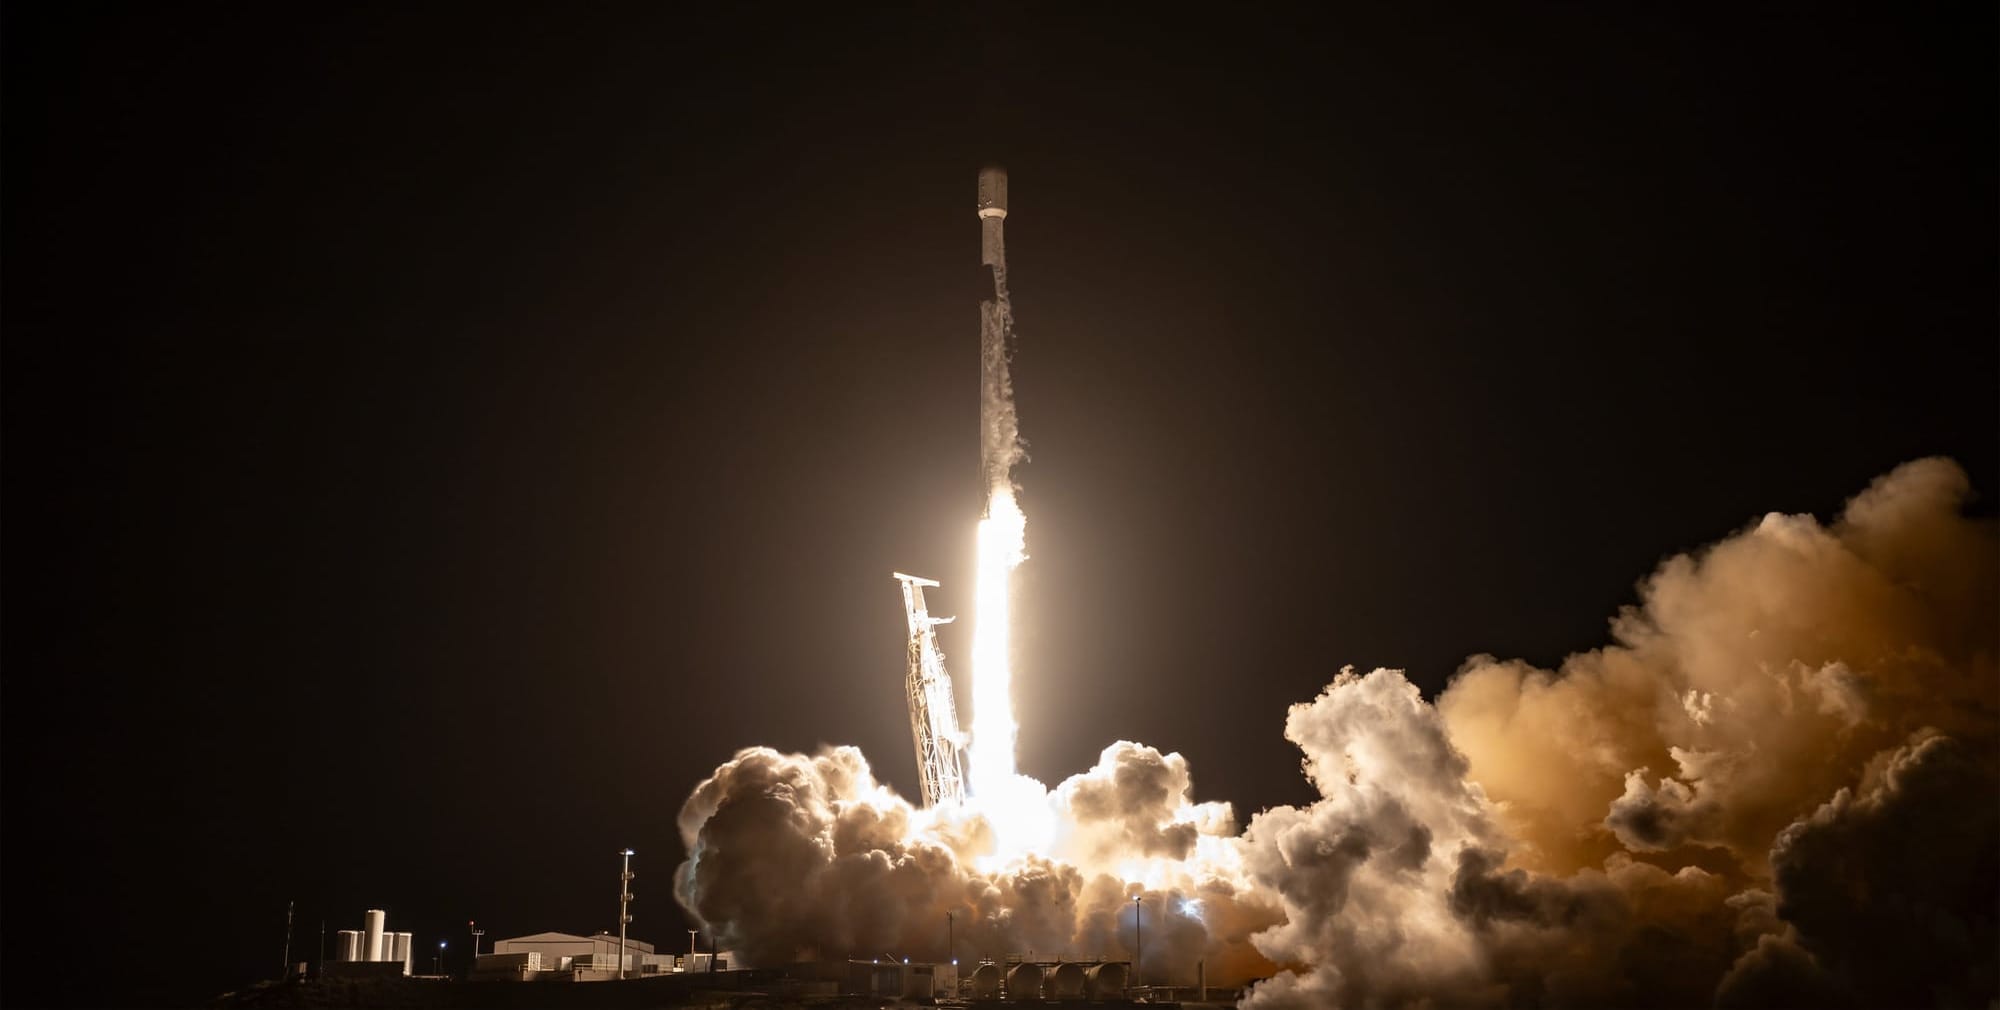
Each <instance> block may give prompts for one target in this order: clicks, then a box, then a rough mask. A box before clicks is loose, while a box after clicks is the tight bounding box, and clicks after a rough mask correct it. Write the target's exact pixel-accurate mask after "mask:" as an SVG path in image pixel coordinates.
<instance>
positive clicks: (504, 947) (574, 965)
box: [482, 933, 676, 979]
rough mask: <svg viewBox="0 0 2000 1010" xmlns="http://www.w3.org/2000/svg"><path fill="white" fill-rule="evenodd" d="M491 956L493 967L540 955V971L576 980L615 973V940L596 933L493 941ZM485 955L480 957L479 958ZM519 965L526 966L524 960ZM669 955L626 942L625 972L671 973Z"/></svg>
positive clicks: (636, 942)
mask: <svg viewBox="0 0 2000 1010" xmlns="http://www.w3.org/2000/svg"><path fill="white" fill-rule="evenodd" d="M493 954H494V955H496V960H495V962H494V965H495V967H498V966H499V965H501V964H503V963H504V964H508V965H509V966H510V967H511V966H512V964H513V963H514V962H515V961H516V960H517V959H516V958H511V957H510V958H508V959H507V960H506V961H504V962H503V961H500V960H498V958H497V955H522V954H536V955H539V957H538V958H537V960H538V961H539V963H540V970H541V971H545V972H550V971H573V972H575V973H576V976H577V977H578V978H579V979H583V978H598V977H602V978H607V979H608V978H612V977H615V975H616V973H617V965H618V937H617V935H616V934H613V933H599V934H597V935H595V936H577V935H576V934H574V933H532V934H529V935H528V936H516V937H510V938H508V939H505V940H499V941H495V942H494V944H493ZM483 957H484V955H482V958H483ZM520 963H522V964H525V960H521V961H520ZM675 963H676V962H675V958H674V956H673V955H672V954H660V953H657V952H656V951H654V949H653V945H652V944H650V943H647V942H646V941H644V940H634V939H630V938H627V939H626V941H625V970H626V972H628V973H630V974H634V975H652V974H659V973H665V972H671V971H673V970H674V967H675Z"/></svg>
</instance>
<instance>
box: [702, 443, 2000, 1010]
mask: <svg viewBox="0 0 2000 1010" xmlns="http://www.w3.org/2000/svg"><path fill="white" fill-rule="evenodd" d="M1968 495H1969V488H1968V485H1967V482H1966V479H1965V476H1964V474H1963V472H1962V471H1960V470H1959V468H1958V467H1956V466H1955V465H1953V464H1951V463H1950V462H1948V461H1944V460H1921V461H1918V462H1915V463H1911V464H1908V465H1906V466H1903V467H1900V468H1898V469H1897V470H1896V471H1894V472H1893V473H1890V474H1888V475H1886V476H1884V477H1883V478H1881V479H1880V480H1878V481H1876V482H1875V483H1874V484H1873V485H1872V486H1871V487H1870V488H1868V489H1867V490H1866V491H1864V492H1863V493H1862V494H1860V495H1858V496H1857V497H1856V498H1855V499H1854V500H1853V501H1851V502H1850V503H1849V504H1848V507H1847V508H1846V510H1845V511H1844V513H1843V514H1842V516H1841V517H1840V519H1839V520H1838V521H1836V522H1834V523H1831V524H1822V523H1820V522H1818V521H1816V520H1814V519H1813V518H1811V517H1809V516H1786V515H1772V516H1767V517H1765V518H1763V519H1762V520H1760V521H1758V522H1756V523H1754V524H1753V525H1751V526H1749V527H1748V528H1746V529H1744V530H1743V531H1741V532H1739V533H1737V534H1735V535H1733V536H1731V537H1728V538H1727V539H1725V540H1723V541H1722V542H1721V543H1718V544H1716V545H1714V546H1712V547H1709V548H1707V549H1704V550H1701V551H1697V552H1694V553H1691V554H1686V555H1681V556H1677V557H1674V558H1671V559H1669V560H1668V561H1666V562H1665V563H1663V564H1662V565H1661V566H1660V568H1659V569H1658V570H1657V571H1656V572H1655V573H1653V575H1652V576H1651V577H1649V578H1648V579H1647V580H1645V581H1644V582H1643V583H1642V584H1641V586H1640V594H1639V602H1638V603H1637V604H1636V605H1634V606H1632V607H1629V608H1627V609H1626V610H1625V611H1623V612H1622V613H1620V614H1619V615H1618V617H1617V619H1616V620H1615V621H1614V622H1613V624H1612V642H1611V644H1609V645H1607V646H1604V647H1602V648H1599V649H1596V650H1593V651H1590V652H1586V653H1581V654H1578V655H1576V656H1573V657H1571V658H1570V659H1569V660H1567V661H1565V662H1564V663H1563V664H1562V666H1561V667H1560V668H1558V669H1555V670H1542V669H1537V668H1534V667H1532V666H1530V665H1528V664H1525V663H1521V662H1518V661H1514V662H1508V661H1500V660H1496V659H1493V658H1490V657H1484V656H1481V657H1475V658H1474V659H1472V660H1470V661H1468V662H1467V663H1466V664H1465V666H1464V668H1463V669H1462V670H1461V671H1460V672H1459V674H1458V675H1457V676H1456V677H1455V678H1454V679H1453V681H1452V682H1451V684H1450V685H1449V686H1448V687H1447V688H1446V690H1445V691H1444V692H1443V693H1442V694H1441V695H1440V696H1439V697H1438V698H1437V700H1436V702H1435V704H1432V703H1429V702H1426V701H1425V700H1424V699H1423V698H1422V696H1421V695H1420V693H1419V692H1418V690H1417V689H1416V688H1415V687H1414V686H1413V685H1411V684H1410V683H1409V682H1408V681H1407V680H1406V679H1405V678H1404V677H1403V676H1402V674H1400V673H1398V672H1396V671H1390V670H1377V671H1375V672H1372V673H1369V674H1366V675H1359V674H1356V673H1353V672H1342V673H1341V674H1339V675H1338V676H1336V677H1334V678H1333V681H1332V683H1330V684H1329V685H1328V686H1327V687H1326V689H1325V690H1324V691H1322V692H1321V693H1320V695H1319V696H1318V697H1317V698H1315V699H1314V700H1312V701H1310V702H1306V703H1302V704H1299V705H1295V706H1293V707H1292V709H1291V711H1290V713H1289V715H1288V717H1287V719H1286V722H1285V735H1286V737H1287V738H1288V739H1290V740H1291V741H1292V742H1293V743H1295V744H1296V745H1297V746H1298V747H1299V748H1300V751H1301V753H1302V754H1303V757H1304V762H1303V764H1304V769H1305V772H1306V775H1307V777H1308V779H1309V780H1310V781H1311V783H1312V784H1313V785H1314V787H1315V788H1316V789H1317V790H1318V792H1319V795H1320V798H1319V799H1318V800H1316V801H1315V802H1313V803H1312V804H1309V805H1307V806H1304V807H1278V808H1275V809H1271V810H1265V811H1261V812H1259V813H1257V814H1256V815H1255V816H1253V817H1251V818H1250V820H1249V822H1248V823H1247V824H1246V825H1243V826H1242V827H1241V828H1240V829H1239V828H1238V826H1237V820H1236V817H1235V816H1234V812H1233V811H1232V810H1231V809H1230V808H1229V806H1228V805H1227V804H1213V803H1211V804H1195V803H1193V802H1192V800H1191V792H1192V789H1191V776H1190V766H1189V763H1188V762H1187V761H1186V760H1185V759H1183V758H1182V757H1181V756H1180V755H1177V754H1161V753H1160V752H1158V751H1156V750H1153V749H1152V748H1149V747H1144V746H1142V745H1139V744H1133V743H1117V744H1113V745H1112V746H1110V747H1108V748H1106V749H1105V751H1104V753H1103V754H1102V755H1101V756H1100V758H1099V760H1098V763H1097V765H1096V766H1095V767H1093V768H1092V769H1090V770H1089V771H1087V772H1084V773H1082V774H1080V775H1077V776H1073V777H1071V778H1070V779H1068V780H1066V781H1064V782H1063V783H1061V784H1059V785H1058V786H1057V787H1056V788H1055V789H1053V790H1042V789H1040V787H1039V785H1038V784H1034V790H1033V791H1031V792H1023V793H1021V794H1019V795H1018V796H1016V797H1015V798H1014V799H1012V800H1010V801H1009V802H1010V803H1013V804H1017V806H1015V807H1011V808H1008V807H986V808H983V809H982V806H981V800H980V796H979V793H980V790H979V788H978V786H977V778H976V777H977V775H978V774H979V773H980V767H981V766H980V765H979V764H978V763H977V758H976V757H975V796H974V800H973V802H972V803H970V804H968V805H967V806H966V807H963V808H956V807H947V808H942V809H937V810H918V809H915V808H913V807H912V806H911V805H910V804H908V803H906V802H904V801H903V800H901V799H900V798H898V797H896V796H895V795H894V794H893V793H891V792H890V791H888V790H887V789H886V788H884V787H882V786H881V785H880V784H879V783H877V782H876V781H875V780H874V778H873V776H872V773H870V771H869V770H868V767H867V764H866V762H865V761H864V760H863V759H862V757H861V755H860V754H859V752H856V751H854V750H852V749H847V748H841V749H834V750H830V751H827V752H825V753H822V754H821V755H819V756H817V757H802V756H797V755H782V754H778V753H776V752H773V751H769V750H764V749H752V750H747V751H744V752H742V753H740V754H738V755H737V757H736V758H735V759H734V760H732V761H731V762H729V763H728V764H726V765H724V766H723V767H722V768H720V769H718V770H717V772H716V774H715V775H714V776H712V777H711V778H709V779H708V780H707V781H705V782H703V783H702V784H701V786H699V787H698V788H697V789H696V790H695V793H694V795H693V796H691V797H689V799H688V800H687V802H686V804H685V805H684V807H683V808H682V811H681V820H680V826H681V830H682V834H683V838H684V839H685V840H686V842H687V844H688V851H689V853H690V858H689V861H688V862H687V863H685V864H683V866H682V867H681V871H680V874H679V878H678V880H677V891H678V893H679V896H680V897H681V899H682V901H683V903H684V904H686V905H687V906H688V907H689V908H690V909H691V910H693V912H694V913H695V914H696V915H697V916H698V917H699V918H700V919H701V920H702V921H704V922H705V923H707V924H709V925H710V927H711V928H713V929H714V930H715V931H716V933H717V935H718V938H719V941H720V943H721V944H722V945H723V946H725V947H734V948H735V949H736V950H737V951H738V952H739V953H740V954H742V955H743V957H744V958H745V959H746V960H748V961H750V962H751V963H763V964H769V963H781V962H784V961H787V960H791V959H795V958H802V957H809V956H832V957H838V956H846V955H848V954H850V953H857V954H862V955H864V956H875V955H876V954H879V953H881V952H891V953H907V954H908V955H909V956H912V957H913V958H928V957H941V956H943V955H944V953H945V951H943V950H942V949H940V948H941V946H942V937H941V935H940V933H941V930H940V925H939V924H940V922H941V920H943V918H944V915H945V913H946V912H950V913H952V915H953V918H954V921H955V923H956V924H957V930H958V932H957V937H958V942H959V947H958V949H957V951H956V953H957V955H958V956H959V957H960V958H961V959H964V958H976V957H981V956H984V957H993V958H999V957H1001V956H1002V955H1004V954H1009V953H1027V952H1030V951H1034V952H1040V953H1044V954H1048V955H1055V956H1065V955H1066V956H1074V957H1092V956H1103V957H1122V958H1129V957H1132V956H1133V954H1134V952H1135V950H1134V948H1135V940H1136V937H1135V936H1134V935H1133V934H1134V931H1133V928H1132V917H1133V914H1134V913H1133V903H1132V900H1131V899H1132V897H1133V896H1135V895H1137V896H1140V897H1142V898H1143V899H1144V901H1143V902H1142V903H1141V904H1140V910H1139V914H1141V915H1142V916H1144V934H1145V947H1146V956H1145V961H1144V964H1143V965H1142V966H1141V968H1140V974H1141V975H1142V977H1144V978H1145V979H1146V980H1147V981H1151V982H1175V983H1180V984H1186V983H1188V982H1191V981H1192V980H1193V974H1194V970H1195V967H1194V966H1195V964H1196V962H1197V961H1198V960H1205V962H1206V965H1207V970H1208V974H1209V978H1210V980H1211V981H1222V982H1228V981H1234V980H1237V979H1240V978H1244V977H1250V976H1260V977H1261V976H1269V977H1268V978H1267V979H1266V980H1264V981H1262V982H1259V983H1258V984H1257V985H1256V986H1255V987H1254V988H1253V989H1252V990H1251V991H1250V993H1249V995H1248V996H1247V997H1246V1000H1245V1004H1246V1005H1247V1006H1250V1007H1254V1008H1309V1007H1310V1008H1318V1007H1331V1006H1383V1007H1396V1006H1470V1007H1479V1006H1494V1007H1498V1006H1555V1005H1565V1006H1618V1007H1637V1006H1695V1005H1722V1006H1769V1005H1779V1006H1808V1005H1810V1006H1881V1005H1962V1006H1985V1005H1988V1004H1989V1003H1990V1002H1991V1001H1992V1000H1993V999H1994V998H1995V996H1996V993H2000V981H1996V978H1997V977H2000V971H1997V970H1996V962H2000V956H1996V949H2000V930H1996V923H1995V917H1996V916H1995V908H1994V905H1993V902H1992V895H1993V894H1994V893H1995V888H1996V887H2000V807H1996V804H1995V803H1994V797H1995V796H1996V795H2000V769H1996V746H1995V744H1996V740H2000V665H1996V656H2000V629H1996V622H1997V621H2000V617H1996V615H2000V539H1996V536H1995V525H1994V522H1993V521H1992V520H1990V519H1974V518H1968V517H1967V516H1966V515H1965V514H1964V511H1963V505H1964V503H1965V501H1966V499H1967V498H1968ZM1009 500H1010V501H1011V497H1010V499H1009ZM1014 514H1015V515H1018V510H1015V511H1014ZM1016 528H1018V527H1016ZM983 577H984V570H983V569H982V579H983ZM981 590H982V592H983V591H984V590H985V583H984V582H983V581H982V586H981ZM986 612H987V611H986V608H985V604H984V603H983V602H982V605H981V615H982V617H984V615H985V614H986ZM975 651H977V650H975ZM975 690H976V691H984V690H987V687H986V685H984V684H981V685H979V686H977V687H976V688H975ZM979 697H981V698H983V697H984V695H979ZM979 710H980V712H981V714H985V713H987V712H988V711H989V706H988V705H986V704H985V703H983V702H982V703H981V704H980V706H979ZM980 726H981V724H979V723H975V739H977V736H978V735H979V734H980V733H982V732H983V730H982V729H981V728H980ZM1008 728H1009V729H1010V730H1011V720H1010V722H1009V727H1008ZM996 735H997V734H996ZM975 746H976V744H975ZM1008 762H1009V766H1010V767H1009V768H1008V771H1009V773H1010V775H1011V747H1010V748H1009V751H1008ZM987 767H988V768H989V769H990V767H991V766H987ZM1011 781H1013V782H1016V783H1030V784H1032V783H1031V780H1026V779H1021V778H1019V777H1018V776H1014V777H1012V778H1011ZM1031 808H1032V810H1033V811H1034V815H1035V816H1036V817H1038V818H1041V819H1042V820H1041V821H1040V822H1039V823H1040V824H1041V825H1042V827H1041V828H1038V829H1037V830H1035V831H1032V832H1029V833H1028V834H1027V835H1018V834H1017V835H1016V837H1028V838H1031V840H1032V843H1031V844H1027V845H1025V846H1021V847H1018V848H1012V849H1010V848H1009V847H1008V845H1006V844H1003V841H1002V839H1003V837H1005V836H1006V835H1007V834H1008V832H1010V831H1014V830H1016V827H1015V825H1013V824H1010V823H1007V822H1008V821H1009V820H1010V819H1012V818H1014V817H1016V816H1017V815H1018V814H1019V812H1020V811H1024V810H1029V809H1031Z"/></svg>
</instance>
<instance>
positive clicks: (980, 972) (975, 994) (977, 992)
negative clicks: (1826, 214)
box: [972, 962, 1000, 999]
mask: <svg viewBox="0 0 2000 1010" xmlns="http://www.w3.org/2000/svg"><path fill="white" fill-rule="evenodd" d="M972 998H973V999H999V998H1000V966H999V965H997V964H993V963H991V962H988V963H986V964H982V965H980V966H979V967H977V968H974V969H972Z"/></svg>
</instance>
